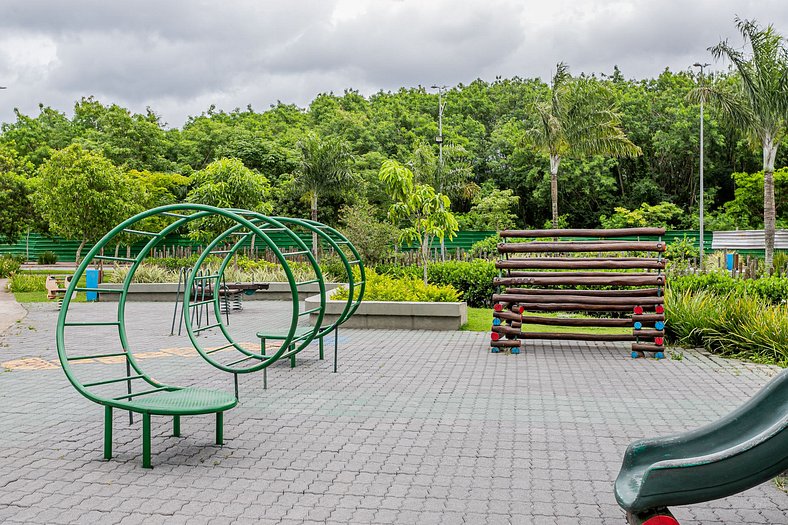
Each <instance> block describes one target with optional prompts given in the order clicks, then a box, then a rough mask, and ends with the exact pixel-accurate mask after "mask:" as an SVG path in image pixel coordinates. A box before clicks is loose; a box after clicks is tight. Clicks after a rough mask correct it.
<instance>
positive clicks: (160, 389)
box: [112, 386, 170, 401]
mask: <svg viewBox="0 0 788 525" xmlns="http://www.w3.org/2000/svg"><path fill="white" fill-rule="evenodd" d="M169 389H170V387H167V386H160V387H159V388H152V389H151V390H143V391H142V392H132V393H131V394H126V395H125V396H118V397H113V398H112V399H113V400H114V401H122V400H123V399H131V398H132V397H139V396H144V395H147V394H153V393H154V392H161V391H162V390H169Z"/></svg>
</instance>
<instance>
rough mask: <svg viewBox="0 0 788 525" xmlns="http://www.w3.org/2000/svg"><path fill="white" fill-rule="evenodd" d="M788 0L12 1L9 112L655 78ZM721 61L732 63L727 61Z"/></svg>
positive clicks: (4, 37)
mask: <svg viewBox="0 0 788 525" xmlns="http://www.w3.org/2000/svg"><path fill="white" fill-rule="evenodd" d="M782 3H783V2H782V0H696V1H687V0H684V1H679V0H660V1H659V2H655V1H653V0H586V1H584V2H577V1H576V0H550V1H549V2H548V1H544V0H542V1H536V0H527V1H524V2H523V1H516V0H488V1H482V0H479V1H467V2H450V1H448V0H432V1H429V2H425V1H423V0H422V1H417V0H402V1H393V0H378V1H363V0H355V1H354V0H326V1H318V0H314V1H290V2H278V1H273V0H271V1H265V2H261V1H254V0H233V1H229V0H228V1H223V2H215V1H186V0H170V1H162V0H141V1H136V2H133V3H120V2H107V1H102V0H81V1H79V0H72V1H70V2H62V1H58V0H42V1H36V2H31V1H29V0H4V1H3V2H2V3H1V4H0V85H7V86H8V87H9V89H7V90H4V91H0V121H9V120H12V119H13V113H12V110H13V108H14V107H19V108H20V110H22V111H23V112H25V113H35V112H36V111H37V104H38V103H39V102H43V103H44V104H47V105H51V106H53V107H55V108H57V109H61V110H66V111H67V110H69V109H70V108H71V107H72V105H73V103H74V101H75V100H77V99H79V98H80V97H82V96H87V95H95V96H96V97H98V98H99V99H100V100H102V101H104V102H117V103H118V104H121V105H125V106H127V107H129V108H131V109H132V110H134V111H143V110H144V108H145V106H151V107H153V108H154V109H155V110H157V111H158V112H159V113H161V114H162V115H163V117H164V119H165V120H167V121H168V122H170V123H171V124H172V125H176V126H177V125H181V124H182V122H183V120H184V119H185V117H186V116H188V115H193V114H199V113H200V112H201V111H203V110H204V109H205V108H207V107H208V106H209V105H210V104H216V105H217V107H220V108H224V109H233V108H234V107H245V106H246V105H247V104H250V103H251V104H252V105H253V106H254V107H256V108H258V109H263V108H265V107H267V106H268V105H269V104H271V103H275V102H276V101H277V100H282V101H283V102H293V103H296V104H299V105H305V104H307V103H308V102H309V101H310V100H311V99H312V98H313V97H314V96H315V95H316V94H317V93H319V92H326V91H335V92H341V91H342V90H343V89H345V88H355V89H359V90H360V91H361V92H362V93H364V94H371V93H374V92H376V91H378V90H390V89H397V88H399V87H400V86H416V85H427V86H429V85H431V84H434V83H446V84H455V83H457V82H466V83H467V82H470V81H472V80H474V79H475V78H477V77H481V78H484V79H487V80H492V79H493V78H494V76H495V75H503V76H513V75H519V76H521V77H533V76H541V77H543V78H547V77H548V76H549V74H550V71H551V69H552V67H553V66H554V65H555V63H556V62H558V61H562V60H563V61H566V62H568V63H569V64H570V66H571V68H572V71H574V72H576V73H579V72H581V71H585V72H588V73H591V72H597V73H598V72H610V71H612V69H613V66H614V65H615V64H617V65H619V67H621V69H622V71H623V72H624V74H625V75H626V76H628V77H644V76H655V75H657V74H659V72H660V71H662V70H663V69H664V68H665V67H670V68H671V69H674V70H677V69H679V70H680V69H686V68H687V67H689V65H690V64H692V63H693V62H695V61H697V60H702V61H708V62H711V60H710V56H709V55H708V53H707V51H706V48H707V47H708V46H710V45H712V44H715V43H716V42H718V41H719V40H720V39H722V38H729V37H730V38H731V41H732V42H733V43H735V44H738V43H739V39H738V37H737V35H736V32H735V28H734V26H733V17H734V15H735V14H738V15H740V16H742V17H745V18H756V19H758V20H760V21H761V22H764V23H773V24H774V25H775V26H776V27H777V29H778V30H780V31H782V32H786V31H788V11H786V10H785V9H784V8H783V6H782ZM715 67H718V68H723V67H725V66H724V65H722V64H717V65H715Z"/></svg>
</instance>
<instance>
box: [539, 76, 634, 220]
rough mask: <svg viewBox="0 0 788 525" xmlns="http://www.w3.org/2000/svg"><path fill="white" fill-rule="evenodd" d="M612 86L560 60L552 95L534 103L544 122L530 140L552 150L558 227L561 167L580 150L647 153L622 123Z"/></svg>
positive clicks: (617, 154) (552, 191)
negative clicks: (575, 74) (574, 71)
mask: <svg viewBox="0 0 788 525" xmlns="http://www.w3.org/2000/svg"><path fill="white" fill-rule="evenodd" d="M609 98H610V97H609V94H608V91H607V89H606V88H605V87H604V86H603V85H602V84H600V83H599V82H597V81H596V80H595V79H590V78H586V77H580V78H572V76H571V75H570V74H569V67H568V66H567V65H566V64H565V63H563V62H560V63H559V64H558V65H557V66H556V71H555V75H553V78H552V80H551V84H550V93H549V100H540V101H537V102H535V103H534V104H533V105H532V108H533V110H534V112H535V113H536V116H537V121H538V123H537V124H536V125H535V126H534V127H532V128H530V129H529V130H528V131H527V132H526V137H525V138H526V141H527V142H528V143H529V144H530V145H531V146H532V147H533V148H534V149H536V150H537V151H539V152H542V153H545V154H547V155H549V156H550V197H551V201H552V219H553V228H557V227H558V167H559V166H560V164H561V159H562V158H563V157H564V156H566V155H570V154H574V155H580V156H583V155H609V156H613V157H634V156H637V155H640V154H641V151H640V148H639V147H637V146H636V145H635V144H633V143H632V142H631V141H630V140H629V139H628V138H627V136H626V134H624V131H623V130H622V129H621V127H620V125H621V118H620V117H619V115H618V112H617V111H616V108H615V106H614V105H613V104H611V103H610V102H609Z"/></svg>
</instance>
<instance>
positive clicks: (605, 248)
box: [498, 241, 665, 253]
mask: <svg viewBox="0 0 788 525" xmlns="http://www.w3.org/2000/svg"><path fill="white" fill-rule="evenodd" d="M498 251H499V252H500V253H544V252H621V251H638V252H664V251H665V243H664V242H649V241H607V242H600V241H588V242H586V241H572V242H538V241H534V242H515V243H505V242H502V243H499V244H498Z"/></svg>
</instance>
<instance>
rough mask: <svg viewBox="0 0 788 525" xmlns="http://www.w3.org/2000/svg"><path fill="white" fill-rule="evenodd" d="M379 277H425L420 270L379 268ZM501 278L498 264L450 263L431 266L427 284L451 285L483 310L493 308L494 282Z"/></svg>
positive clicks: (401, 267) (428, 270)
mask: <svg viewBox="0 0 788 525" xmlns="http://www.w3.org/2000/svg"><path fill="white" fill-rule="evenodd" d="M375 269H376V270H377V272H378V273H382V274H386V275H389V276H391V277H397V278H404V277H410V278H416V277H420V276H421V268H419V267H418V266H400V265H378V266H377V267H376V268H375ZM497 275H498V270H496V269H495V263H494V262H492V261H485V260H483V259H477V260H475V261H470V262H464V261H446V262H442V263H431V264H430V265H429V266H427V280H428V281H429V282H430V283H432V284H437V285H447V284H448V285H451V286H452V287H454V288H455V289H456V290H458V291H459V292H460V293H461V294H462V300H463V301H465V302H467V303H468V306H472V307H477V308H483V307H489V306H491V299H492V294H493V293H494V291H495V286H493V278H494V277H496V276H497Z"/></svg>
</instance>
